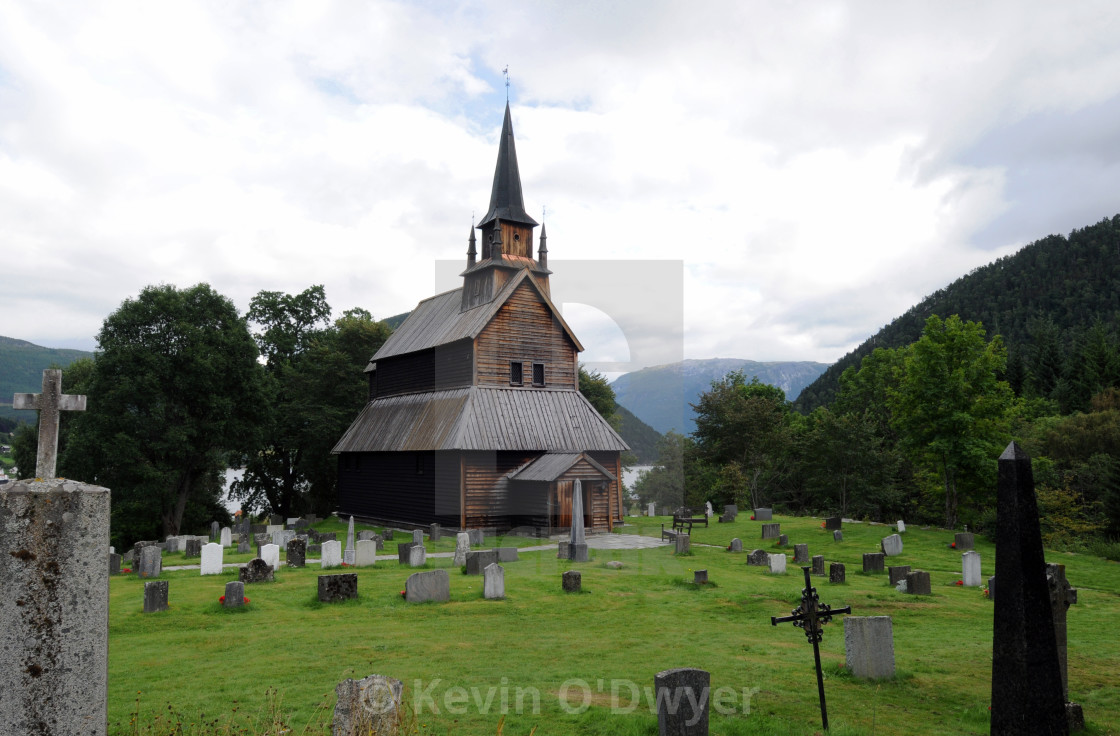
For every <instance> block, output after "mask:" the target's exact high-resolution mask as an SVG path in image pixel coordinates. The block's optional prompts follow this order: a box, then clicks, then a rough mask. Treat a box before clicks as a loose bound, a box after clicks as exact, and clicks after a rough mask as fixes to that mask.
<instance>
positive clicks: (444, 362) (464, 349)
mask: <svg viewBox="0 0 1120 736" xmlns="http://www.w3.org/2000/svg"><path fill="white" fill-rule="evenodd" d="M473 356H474V345H473V344H472V342H471V341H470V340H460V341H458V342H453V343H450V344H448V345H441V346H439V347H438V348H434V349H431V350H422V351H420V352H416V353H409V354H407V355H399V356H396V357H393V358H386V359H385V360H382V361H379V362H378V364H377V376H376V379H375V380H376V387H375V390H376V395H377V396H392V395H394V394H404V393H412V392H414V391H433V390H437V389H445V388H455V387H457V386H470V385H471V382H472V381H473V379H474V362H473Z"/></svg>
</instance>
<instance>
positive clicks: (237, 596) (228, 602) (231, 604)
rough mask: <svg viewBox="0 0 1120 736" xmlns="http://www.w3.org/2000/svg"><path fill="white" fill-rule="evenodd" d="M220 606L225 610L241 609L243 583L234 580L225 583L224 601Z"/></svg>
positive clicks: (243, 602) (243, 600)
mask: <svg viewBox="0 0 1120 736" xmlns="http://www.w3.org/2000/svg"><path fill="white" fill-rule="evenodd" d="M222 605H223V606H225V607H226V608H241V607H242V606H244V605H245V583H243V582H241V581H240V580H234V581H230V582H228V583H226V594H225V600H224V601H222Z"/></svg>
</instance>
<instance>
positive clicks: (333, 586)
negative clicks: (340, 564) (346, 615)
mask: <svg viewBox="0 0 1120 736" xmlns="http://www.w3.org/2000/svg"><path fill="white" fill-rule="evenodd" d="M357 597H358V574H357V573H353V572H344V573H340V574H338V575H320V576H319V602H320V603H340V602H341V601H348V600H350V599H351V598H357Z"/></svg>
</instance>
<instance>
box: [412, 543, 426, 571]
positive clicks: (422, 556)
mask: <svg viewBox="0 0 1120 736" xmlns="http://www.w3.org/2000/svg"><path fill="white" fill-rule="evenodd" d="M427 562H428V550H427V548H425V547H424V545H422V544H414V545H412V546H411V547H409V548H408V566H409V567H423V566H424V565H425V564H427Z"/></svg>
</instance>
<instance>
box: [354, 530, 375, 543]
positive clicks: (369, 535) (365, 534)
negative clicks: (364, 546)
mask: <svg viewBox="0 0 1120 736" xmlns="http://www.w3.org/2000/svg"><path fill="white" fill-rule="evenodd" d="M376 536H377V532H371V531H370V530H368V529H365V530H362V531H360V532H358V540H357V541H359V542H361V541H364V540H367V539H373V538H374V537H376Z"/></svg>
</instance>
